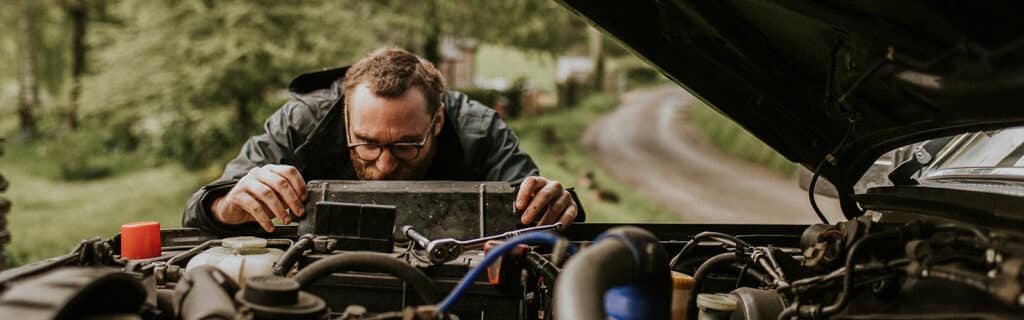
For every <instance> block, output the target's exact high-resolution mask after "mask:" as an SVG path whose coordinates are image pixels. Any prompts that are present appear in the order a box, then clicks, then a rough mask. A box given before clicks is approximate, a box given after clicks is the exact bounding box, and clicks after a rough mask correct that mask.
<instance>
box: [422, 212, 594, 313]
mask: <svg viewBox="0 0 1024 320" xmlns="http://www.w3.org/2000/svg"><path fill="white" fill-rule="evenodd" d="M559 240H561V237H559V236H558V235H557V234H555V233H553V232H539V233H529V234H524V235H521V236H517V237H515V238H512V239H509V240H508V242H505V243H503V244H502V245H500V246H498V247H497V248H494V250H492V251H491V252H488V253H487V255H486V256H484V260H483V261H482V262H480V264H478V265H477V266H476V267H475V268H473V269H472V270H469V273H467V274H466V276H464V277H462V280H460V281H459V284H458V285H456V286H455V289H452V292H451V293H449V294H448V296H447V297H445V298H444V300H443V301H441V304H440V305H438V307H437V311H438V312H439V313H445V312H448V309H451V307H452V305H454V304H455V302H456V301H458V300H459V298H460V297H462V294H463V293H465V291H466V289H467V288H469V286H470V285H471V284H473V280H475V279H476V278H477V277H479V276H480V274H481V273H483V272H484V271H485V270H487V266H490V265H491V264H492V263H494V262H495V260H498V258H500V257H501V256H503V255H505V253H508V252H509V251H511V250H512V249H515V248H516V247H518V246H519V245H521V244H539V243H543V244H548V245H554V244H555V243H557V242H558V241H559ZM573 249H574V248H570V250H569V252H572V251H575V250H573Z"/></svg>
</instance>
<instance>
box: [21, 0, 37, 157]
mask: <svg viewBox="0 0 1024 320" xmlns="http://www.w3.org/2000/svg"><path fill="white" fill-rule="evenodd" d="M19 7H20V8H18V9H19V10H18V12H19V15H18V47H19V50H18V121H19V123H20V130H19V132H18V141H19V142H23V143H24V142H29V141H32V140H34V139H35V137H36V135H37V133H38V132H37V131H38V128H37V127H36V118H35V116H34V115H33V111H34V110H35V109H36V108H37V105H38V104H39V90H38V87H37V86H36V75H35V73H36V70H35V64H36V62H35V58H36V45H35V44H36V42H37V37H38V30H37V27H36V26H37V25H36V20H37V19H38V14H39V13H38V8H36V7H35V6H34V5H33V2H32V1H21V2H20V3H19Z"/></svg>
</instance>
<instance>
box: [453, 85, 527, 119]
mask: <svg viewBox="0 0 1024 320" xmlns="http://www.w3.org/2000/svg"><path fill="white" fill-rule="evenodd" d="M525 84H526V80H525V79H519V80H516V82H515V83H514V84H513V85H512V86H511V87H509V88H508V89H506V90H504V91H502V90H494V89H483V88H461V89H456V91H459V92H462V93H465V94H466V95H467V96H469V98H470V99H473V100H476V101H478V102H480V103H483V104H484V105H486V106H488V107H491V108H494V109H495V110H497V111H498V113H500V114H501V116H502V117H504V118H508V119H511V118H516V117H519V115H520V114H522V111H523V92H524V87H525Z"/></svg>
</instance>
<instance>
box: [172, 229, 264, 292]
mask: <svg viewBox="0 0 1024 320" xmlns="http://www.w3.org/2000/svg"><path fill="white" fill-rule="evenodd" d="M220 243H221V245H220V246H219V247H213V248H210V249H207V250H206V251H203V252H202V253H200V254H198V255H196V256H195V257H192V260H189V262H188V265H186V266H185V271H186V272H188V271H191V270H192V269H193V268H195V267H198V266H203V265H211V266H214V267H217V268H218V269H220V270H221V271H224V273H227V274H228V275H230V276H231V277H233V278H234V279H235V281H236V282H238V284H239V285H241V286H245V279H246V278H250V277H253V276H265V275H271V274H272V272H271V269H272V268H273V266H274V262H275V261H277V259H278V258H280V257H281V255H282V254H284V251H282V250H281V249H275V248H267V239H263V238H257V237H234V238H225V239H223V240H221V242H220Z"/></svg>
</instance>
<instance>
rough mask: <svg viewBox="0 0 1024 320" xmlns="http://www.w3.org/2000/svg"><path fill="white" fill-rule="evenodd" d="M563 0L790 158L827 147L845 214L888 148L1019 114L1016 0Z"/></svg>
mask: <svg viewBox="0 0 1024 320" xmlns="http://www.w3.org/2000/svg"><path fill="white" fill-rule="evenodd" d="M562 1H563V4H564V5H566V6H567V7H569V8H570V9H572V10H574V11H576V12H577V13H578V14H580V15H582V16H584V17H585V19H587V20H589V21H590V22H591V23H592V24H594V25H595V26H597V27H598V28H601V29H603V30H604V31H605V32H607V33H608V34H610V35H612V36H614V37H616V38H618V39H619V40H620V41H621V42H622V43H623V44H624V45H625V46H627V47H629V48H631V49H632V50H633V51H634V52H635V53H637V54H638V55H639V56H641V57H643V58H644V59H647V60H648V61H649V62H651V63H652V64H653V65H655V66H656V67H657V68H659V69H660V70H661V71H662V72H663V73H664V74H666V75H667V76H668V77H670V78H671V79H672V80H673V81H675V82H676V83H678V84H679V85H681V86H683V87H685V88H686V89H688V90H689V91H690V92H691V93H693V94H695V95H697V96H698V97H699V98H700V99H702V100H703V101H705V102H706V103H708V104H709V105H711V106H712V107H714V108H715V109H717V110H718V111H720V112H721V113H723V114H725V115H726V116H728V117H729V118H731V119H733V120H734V121H736V122H737V123H739V124H740V125H741V126H743V127H744V128H746V129H747V130H749V131H750V132H751V133H753V134H754V135H756V136H757V137H758V138H760V139H761V140H763V141H764V142H765V143H767V144H769V145H770V146H772V147H773V148H775V150H777V151H778V152H779V153H781V154H782V155H784V156H786V157H787V158H789V159H790V160H792V161H794V162H798V163H800V164H803V165H804V166H805V167H808V168H812V169H813V168H815V167H816V166H817V165H818V164H819V163H820V162H821V161H823V159H830V160H829V161H828V162H826V164H825V165H824V166H823V167H822V170H821V173H822V176H823V177H825V178H827V179H828V180H829V181H831V182H832V183H833V184H834V185H835V186H836V188H837V189H838V191H839V195H840V200H841V202H842V205H843V211H844V213H845V214H846V215H847V217H853V216H856V215H858V214H859V213H860V212H861V210H860V209H859V208H858V206H857V204H856V202H855V201H853V197H852V196H853V189H852V186H853V184H855V183H856V182H857V180H858V179H859V178H860V177H861V175H862V174H863V173H864V171H866V170H867V168H868V167H869V166H870V165H871V164H872V163H873V162H874V160H875V159H877V158H878V156H880V155H881V154H883V153H885V152H886V151H889V150H891V149H893V148H896V147H899V146H902V145H906V144H909V143H912V142H916V141H921V140H926V139H929V138H935V137H940V136H946V135H950V134H954V133H962V132H967V131H974V130H981V129H991V128H998V127H1007V126H1012V125H1018V124H1022V123H1024V109H1022V108H1021V107H1020V106H1019V104H1020V101H1024V37H1022V33H1024V19H1020V18H1019V17H1018V15H1019V12H1020V11H1019V10H1016V8H1014V5H1016V3H1017V2H1015V1H887V0H874V1H810V0H806V1H804V0H783V1H702V0H697V1H684V0H638V1H630V2H625V3H623V2H617V1H593V0H562ZM851 124H852V131H851ZM847 136H848V138H847ZM844 138H846V139H844ZM828 155H831V157H828Z"/></svg>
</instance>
